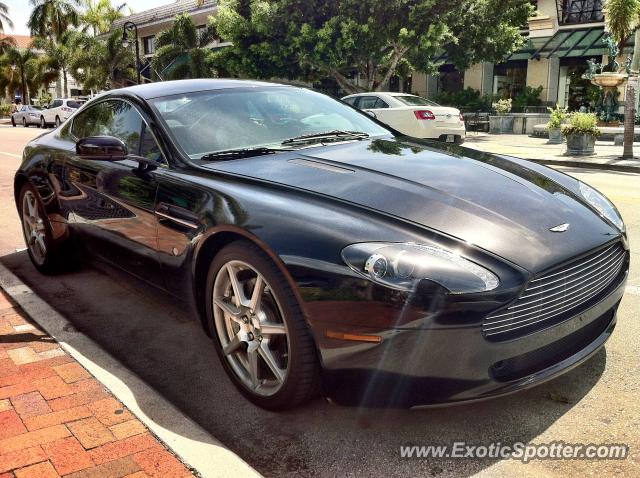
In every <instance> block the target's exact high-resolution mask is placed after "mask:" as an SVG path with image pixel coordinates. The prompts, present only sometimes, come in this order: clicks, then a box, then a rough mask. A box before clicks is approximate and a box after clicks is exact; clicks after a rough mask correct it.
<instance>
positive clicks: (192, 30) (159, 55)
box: [152, 13, 214, 80]
mask: <svg viewBox="0 0 640 478" xmlns="http://www.w3.org/2000/svg"><path fill="white" fill-rule="evenodd" d="M213 33H214V32H213V30H212V29H211V28H206V29H205V30H204V31H201V32H199V31H198V29H197V28H196V26H195V24H194V23H193V20H192V19H191V17H190V16H189V15H188V14H187V13H184V14H181V15H177V16H176V20H175V22H174V23H173V25H172V26H171V28H169V29H167V30H163V31H161V32H160V33H159V34H158V35H157V36H156V49H155V53H154V56H153V60H152V64H153V68H154V69H155V70H156V71H158V72H160V74H161V75H162V76H163V78H165V79H172V80H179V79H185V78H204V77H208V76H211V74H212V72H213V71H212V69H211V67H210V66H209V64H208V61H207V57H208V53H209V50H208V48H207V46H208V45H209V44H210V43H211V42H212V41H213V39H214V35H213ZM165 72H166V74H165Z"/></svg>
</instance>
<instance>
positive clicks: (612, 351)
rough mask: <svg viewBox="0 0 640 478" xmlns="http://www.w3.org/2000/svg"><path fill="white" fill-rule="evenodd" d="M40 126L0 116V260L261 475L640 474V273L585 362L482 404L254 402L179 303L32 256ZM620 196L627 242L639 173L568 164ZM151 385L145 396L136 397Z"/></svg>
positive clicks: (637, 221) (639, 196)
mask: <svg viewBox="0 0 640 478" xmlns="http://www.w3.org/2000/svg"><path fill="white" fill-rule="evenodd" d="M35 134H37V130H35V129H30V130H22V129H21V128H16V129H12V128H6V127H0V255H1V256H2V257H0V262H2V263H3V264H5V265H6V266H7V267H9V268H10V269H11V270H13V271H14V272H15V273H16V274H17V275H18V276H19V277H21V278H22V280H23V281H25V282H26V283H27V284H28V285H30V286H31V287H32V288H33V289H34V290H35V291H36V292H37V293H38V294H39V295H40V296H41V297H43V298H44V299H45V300H46V301H47V302H49V304H50V305H51V306H53V307H54V308H55V309H57V310H58V311H60V312H61V313H62V314H63V315H65V316H66V317H67V318H68V319H69V320H70V321H71V322H72V323H73V325H74V326H75V327H76V328H77V329H79V330H81V331H82V332H84V333H86V334H87V335H88V336H90V337H91V338H92V339H94V340H95V341H96V342H98V343H99V344H101V345H102V347H104V348H105V349H106V350H108V351H109V352H110V353H111V354H112V355H114V356H115V357H116V358H118V359H119V360H120V361H121V362H122V363H124V364H125V365H126V366H127V367H128V368H129V369H131V370H133V371H134V372H135V373H137V374H138V375H139V376H140V377H142V378H143V379H144V380H145V381H147V383H149V384H150V385H151V386H152V387H154V388H155V389H156V390H158V391H159V392H161V393H162V394H163V395H164V396H165V397H167V398H168V399H169V400H170V401H172V402H173V403H174V404H175V405H176V406H177V407H179V408H180V409H182V410H183V411H185V412H186V413H187V414H188V415H190V416H191V417H192V418H193V419H194V420H196V421H197V422H198V423H200V424H201V425H202V426H203V427H205V428H206V429H208V430H209V431H210V432H211V433H212V434H213V435H215V436H216V437H217V438H219V439H220V440H221V441H222V442H223V443H225V444H226V445H227V446H228V447H230V448H231V449H232V450H233V451H235V452H236V453H238V454H239V455H240V456H241V457H242V458H244V459H245V460H246V461H247V462H249V463H250V464H251V465H252V466H254V467H255V468H256V469H257V470H258V471H260V472H261V473H263V474H264V475H266V476H274V477H275V476H310V477H316V476H318V477H335V476H380V475H384V476H418V475H420V476H438V477H448V476H470V475H473V474H476V473H480V474H486V475H490V476H505V477H506V476H514V475H516V474H517V475H519V476H521V477H528V476H532V477H533V476H536V477H538V476H583V475H588V474H589V475H590V474H593V475H596V476H597V475H609V474H613V473H615V474H617V475H621V476H629V477H636V476H638V475H640V454H639V452H638V450H639V449H640V436H639V434H638V429H640V401H639V400H638V396H640V373H639V372H640V362H639V357H640V341H639V340H638V337H640V325H639V323H638V319H639V318H640V313H639V311H640V273H639V272H638V271H639V264H638V261H639V259H638V255H637V254H635V255H633V256H632V270H631V280H630V282H629V287H628V292H627V294H626V296H625V298H624V299H623V301H622V305H621V307H620V310H619V319H618V327H617V330H616V332H615V334H614V336H613V337H612V339H611V340H610V341H609V342H608V343H607V346H606V348H605V349H603V350H601V351H600V353H598V354H597V355H596V356H595V357H593V358H592V359H591V360H590V361H588V362H587V363H585V364H583V365H582V366H581V367H579V368H577V369H575V370H573V371H571V372H569V373H567V374H565V375H563V376H562V377H560V378H558V379H556V380H553V381H551V382H549V383H546V384H544V385H541V386H539V387H536V388H534V389H532V390H529V391H526V392H523V393H519V394H515V395H511V396H509V397H504V398H500V399H496V400H492V401H488V402H483V403H479V404H475V405H467V406H458V407H449V408H441V409H429V410H376V409H357V408H349V407H338V406H335V405H332V404H330V403H328V402H326V401H324V400H321V399H318V400H316V401H314V402H313V403H310V404H308V405H306V406H304V407H302V408H300V409H297V410H294V411H290V412H286V413H280V414H277V413H270V412H266V411H263V410H261V409H258V408H256V407H254V406H253V405H251V404H249V403H248V402H247V401H246V400H244V399H243V398H242V397H241V396H240V395H239V393H237V392H236V391H235V389H234V388H233V387H232V386H231V384H230V382H229V381H228V380H227V378H226V376H225V375H224V373H223V371H222V368H221V366H220V365H219V363H218V359H217V357H216V356H215V352H214V350H213V347H212V345H211V344H210V342H209V340H208V339H207V338H206V337H205V336H204V334H203V333H202V331H201V328H200V326H199V324H198V323H197V322H196V320H195V319H194V318H193V317H192V316H191V315H190V313H189V312H188V310H187V308H186V307H185V305H184V304H181V303H177V302H176V301H175V300H173V299H170V298H167V297H166V296H165V295H164V294H163V293H162V292H160V291H157V290H155V289H153V288H152V287H150V286H148V285H146V284H143V283H140V282H138V281H136V280H135V279H133V278H131V277H130V276H127V275H125V274H124V273H121V272H119V271H116V270H113V269H112V268H110V267H108V266H106V265H103V264H94V265H92V266H91V267H86V268H84V269H82V270H80V271H77V272H73V273H68V274H65V275H62V276H58V277H43V276H41V275H39V274H38V273H37V272H36V271H35V270H34V269H33V267H32V266H31V264H30V263H29V261H28V258H27V256H26V253H25V252H16V249H20V248H23V247H24V244H23V241H22V238H21V236H20V226H19V222H18V217H17V214H16V212H15V208H14V206H13V197H12V176H13V171H15V169H16V167H17V166H18V164H19V158H18V157H17V156H19V153H20V151H21V148H22V145H23V144H24V142H25V141H26V139H27V138H28V137H31V136H34V135H35ZM566 172H568V173H569V174H573V175H575V176H577V177H579V178H580V179H582V180H584V181H585V182H587V183H589V184H591V185H593V186H595V187H597V188H599V189H600V190H601V191H603V192H605V193H606V194H607V195H609V197H610V198H611V199H612V200H613V201H614V202H615V203H616V204H617V205H618V207H619V208H620V210H621V212H622V214H623V216H624V218H625V221H626V224H627V228H628V230H629V235H630V241H631V244H632V247H635V248H636V250H637V247H638V246H636V244H639V243H640V212H639V211H640V207H639V206H640V176H638V175H632V174H624V173H604V172H600V171H589V170H583V169H581V170H566ZM143 401H144V400H143V397H140V402H141V403H142V402H143ZM558 440H563V441H565V442H573V443H626V444H628V445H629V446H630V447H631V457H630V458H628V459H627V460H624V461H573V460H571V461H551V460H541V461H535V462H532V463H529V464H522V463H520V462H516V461H510V460H499V459H484V460H474V459H462V460H457V461H453V460H444V459H441V460H434V459H429V460H426V459H401V458H400V457H399V447H400V446H401V445H406V444H417V445H432V444H449V443H452V442H455V441H466V442H468V443H473V444H487V445H488V444H489V443H490V442H501V443H503V444H508V443H513V442H518V441H522V442H525V443H526V442H534V443H547V442H552V441H558Z"/></svg>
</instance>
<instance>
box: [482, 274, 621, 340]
mask: <svg viewBox="0 0 640 478" xmlns="http://www.w3.org/2000/svg"><path fill="white" fill-rule="evenodd" d="M621 266H622V263H621V264H619V265H618V267H617V268H616V269H614V270H612V271H610V272H609V273H608V274H607V276H605V277H604V278H603V281H604V285H605V286H607V285H609V280H610V279H613V278H615V276H616V275H617V274H618V273H619V272H620V267H621ZM602 284H603V282H597V283H596V284H592V285H591V286H590V287H587V288H583V289H581V290H579V291H577V292H576V293H575V294H573V295H571V296H570V297H568V298H567V299H565V300H564V301H563V302H560V303H558V304H554V305H551V306H548V307H547V306H545V307H541V308H540V309H539V310H536V311H533V312H528V313H526V314H521V315H515V314H514V315H512V316H511V317H507V318H506V319H501V320H491V321H487V322H486V325H494V324H498V323H502V322H507V321H513V320H515V319H524V318H525V317H528V316H530V315H536V316H538V317H539V316H541V315H543V314H544V315H546V313H547V311H548V310H550V309H554V308H555V307H562V306H564V305H566V303H567V302H570V301H573V300H574V299H576V298H581V297H583V296H585V295H588V294H589V292H590V291H592V290H594V289H596V288H597V287H598V286H599V285H602ZM557 310H558V309H555V310H554V311H555V312H557ZM554 311H552V312H554ZM501 317H502V316H501ZM492 318H493V317H492ZM485 330H488V329H486V328H485Z"/></svg>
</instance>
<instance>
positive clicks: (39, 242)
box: [22, 191, 47, 264]
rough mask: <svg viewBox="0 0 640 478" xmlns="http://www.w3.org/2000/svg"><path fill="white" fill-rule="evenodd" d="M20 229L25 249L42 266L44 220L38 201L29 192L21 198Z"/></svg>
mask: <svg viewBox="0 0 640 478" xmlns="http://www.w3.org/2000/svg"><path fill="white" fill-rule="evenodd" d="M22 227H23V228H24V237H25V240H26V241H27V247H28V248H29V250H30V251H31V254H32V257H33V258H34V260H35V261H36V262H37V263H38V264H43V263H44V261H45V257H46V255H47V245H46V233H45V227H46V226H45V223H44V219H43V218H42V217H41V216H40V209H39V207H38V200H37V199H36V197H35V195H34V194H33V192H31V191H26V192H25V194H24V196H23V198H22Z"/></svg>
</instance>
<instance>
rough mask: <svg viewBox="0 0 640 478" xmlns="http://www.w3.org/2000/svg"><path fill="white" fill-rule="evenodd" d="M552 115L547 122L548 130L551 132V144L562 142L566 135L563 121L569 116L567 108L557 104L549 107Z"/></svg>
mask: <svg viewBox="0 0 640 478" xmlns="http://www.w3.org/2000/svg"><path fill="white" fill-rule="evenodd" d="M547 110H549V113H551V117H550V118H549V122H548V123H547V131H548V132H549V144H562V143H563V141H564V137H563V136H562V123H564V120H565V119H566V118H567V108H565V107H564V106H560V105H556V107H555V108H547Z"/></svg>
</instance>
